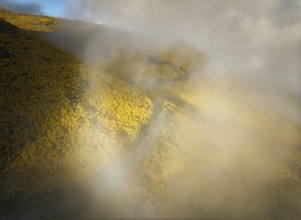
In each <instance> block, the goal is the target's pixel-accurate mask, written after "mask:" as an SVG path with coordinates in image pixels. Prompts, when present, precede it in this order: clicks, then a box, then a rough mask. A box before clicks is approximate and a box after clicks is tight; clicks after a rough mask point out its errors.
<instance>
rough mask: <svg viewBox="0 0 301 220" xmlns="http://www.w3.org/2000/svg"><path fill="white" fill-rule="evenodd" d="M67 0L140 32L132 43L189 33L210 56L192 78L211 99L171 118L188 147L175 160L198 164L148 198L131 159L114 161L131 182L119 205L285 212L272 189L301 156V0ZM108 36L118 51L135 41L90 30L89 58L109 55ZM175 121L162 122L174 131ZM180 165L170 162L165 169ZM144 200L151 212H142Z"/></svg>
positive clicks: (197, 211) (87, 15) (73, 14)
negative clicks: (182, 117) (276, 206)
mask: <svg viewBox="0 0 301 220" xmlns="http://www.w3.org/2000/svg"><path fill="white" fill-rule="evenodd" d="M66 4H67V8H68V9H69V11H68V16H67V17H70V18H76V19H83V20H86V21H92V22H95V23H98V24H105V25H108V26H113V27H115V28H119V29H123V30H126V31H129V32H133V33H135V34H136V36H139V37H137V38H136V39H134V40H137V41H139V44H132V45H131V46H130V48H131V49H133V48H132V47H135V45H140V43H141V44H143V42H145V44H147V42H148V41H149V40H150V39H152V42H153V43H154V42H155V44H157V46H158V47H160V48H161V49H162V50H164V48H165V47H166V48H168V45H170V44H171V42H177V41H179V40H180V41H187V42H189V43H190V44H192V45H194V46H195V47H197V48H198V49H199V50H200V51H202V53H203V54H204V57H205V59H204V60H205V64H204V66H203V68H202V69H200V70H196V71H195V72H194V75H193V77H194V78H193V79H195V80H193V81H194V82H193V83H192V84H191V85H189V86H190V87H191V89H192V90H194V93H195V94H197V96H198V99H199V101H200V103H202V104H201V106H199V108H198V110H196V109H194V110H191V109H189V108H187V109H186V108H185V107H186V106H184V107H183V109H184V110H183V111H184V112H185V114H187V115H190V116H188V117H190V120H188V121H186V122H185V123H183V124H180V125H179V124H177V122H175V121H173V120H174V119H169V120H171V121H169V122H168V123H171V124H174V126H178V129H177V131H176V134H175V135H174V138H173V139H174V140H173V141H174V143H176V145H177V146H179V148H180V149H181V150H179V149H177V148H175V149H174V151H170V152H169V154H167V156H166V158H168V160H169V161H170V162H169V163H170V164H173V165H174V166H175V163H177V165H178V166H179V167H181V166H182V165H183V167H185V166H186V164H193V165H191V167H192V168H191V167H189V166H188V165H187V166H188V167H186V168H182V169H183V170H184V171H183V173H182V174H181V175H182V176H181V175H180V174H177V175H180V176H181V178H179V179H177V178H176V177H175V180H174V183H173V184H172V185H171V186H170V187H169V188H168V187H167V190H166V191H164V192H163V194H162V196H161V197H159V196H158V197H155V196H154V197H152V196H149V197H147V196H145V197H143V196H142V195H144V194H143V193H145V191H147V190H148V189H147V187H146V186H145V185H143V184H141V183H140V182H139V181H141V180H140V179H139V177H137V179H135V175H134V177H132V176H131V178H132V179H131V180H127V181H126V182H123V181H125V180H123V179H122V180H118V178H117V179H116V178H115V176H122V178H125V179H126V177H124V175H121V174H125V176H126V175H128V173H130V172H129V171H128V170H127V169H126V168H125V165H124V164H122V163H121V165H120V163H119V164H117V165H116V166H115V164H113V165H112V167H113V168H112V169H111V168H110V166H109V167H108V170H109V171H112V172H107V173H106V174H105V175H107V178H104V179H108V180H110V179H111V181H113V182H116V181H120V182H121V184H119V185H118V184H117V185H118V187H115V188H114V187H113V188H114V190H115V191H117V192H115V194H118V196H117V197H116V198H117V199H116V198H115V199H116V204H114V205H116V207H119V208H120V207H123V204H124V202H125V201H132V200H136V202H137V201H138V200H139V199H142V198H143V199H144V200H145V201H148V202H149V204H148V205H145V206H144V205H143V203H141V204H140V205H141V207H137V209H139V208H141V209H139V211H140V212H141V213H140V214H141V215H140V216H139V215H138V217H178V215H177V212H180V211H183V212H182V214H179V216H180V217H185V215H188V216H189V217H200V216H207V217H208V216H209V217H212V218H214V217H217V218H222V217H223V216H224V217H229V218H231V219H233V218H234V219H235V218H237V219H241V218H242V217H243V216H245V217H250V216H251V217H254V216H257V217H261V218H265V217H267V218H270V217H271V216H273V215H275V216H276V213H273V214H272V215H271V213H269V211H270V210H271V209H272V208H271V207H273V205H272V204H271V201H270V200H269V199H271V200H273V198H266V197H265V195H267V194H269V193H267V191H268V189H269V188H270V186H271V185H273V183H274V182H277V181H278V180H279V179H278V177H279V170H281V169H282V168H283V166H286V165H285V164H291V163H294V162H293V159H292V157H293V156H292V155H293V154H294V152H295V150H296V148H298V147H300V137H299V135H300V127H298V126H300V122H301V121H300V115H301V114H300V112H301V68H300V58H301V54H300V53H301V50H300V49H301V48H300V47H301V44H300V43H301V1H298V0H291V1H290V0H265V1H246V0H245V1H238V0H237V1H236V0H229V1H222V0H210V1H209V0H208V1H201V0H195V1H194V0H186V1H184V0H164V1H159V0H155V1H149V0H128V1H124V0H114V1H112V0H102V1H96V0H95V1H92V0H85V1H80V0H75V1H66ZM112 33H114V32H112ZM121 36H123V35H122V34H121ZM124 36H126V35H124ZM104 39H105V41H104V42H102V44H101V45H103V44H105V45H111V46H112V45H114V46H113V48H114V50H115V49H116V51H118V47H119V46H120V47H123V46H124V43H125V44H126V43H129V41H126V40H124V39H123V38H122V37H120V36H119V37H117V38H116V37H115V38H114V37H113V35H112V37H110V34H108V35H107V36H106V37H105V38H98V37H97V35H96V37H91V38H89V41H90V42H89V43H88V44H87V47H86V48H85V50H84V57H94V56H95V54H97V53H99V51H100V50H101V49H102V48H103V47H99V45H100V44H99V42H98V41H99V40H104ZM110 39H111V40H112V42H113V43H112V42H110ZM144 39H147V40H145V41H144ZM116 42H118V43H117V44H115V43H116ZM154 46H155V45H154ZM166 48H165V49H166ZM134 49H135V48H134ZM127 55H128V56H129V57H130V56H131V53H130V52H129V53H128V54H127ZM133 57H134V56H133ZM129 60H130V59H129ZM137 68H138V67H137ZM143 68H144V67H143V66H141V68H140V69H141V70H143ZM205 79H206V82H202V80H205ZM153 83H156V82H153ZM168 123H166V121H165V125H163V128H162V127H161V128H156V129H157V130H158V129H161V130H164V129H167V128H164V126H167V125H166V124H168ZM166 132H167V134H168V132H170V131H168V130H167V131H166ZM177 132H178V133H177ZM298 132H299V133H298ZM170 135H171V134H170ZM177 135H178V136H177ZM175 152H176V153H179V152H181V153H179V154H180V155H186V156H185V157H184V156H182V157H180V156H179V158H182V160H183V161H182V162H181V161H180V162H178V161H174V162H173V155H174V154H175ZM166 158H161V159H162V161H164V160H165V159H166ZM185 161H186V162H185ZM187 161H188V162H187ZM162 163H163V162H162ZM166 163H167V162H166ZM170 164H168V163H167V164H165V165H166V167H165V166H163V165H164V164H163V165H162V167H161V169H162V170H163V172H164V170H168V169H169V168H168V165H170ZM180 170H181V169H180V168H179V170H177V171H175V173H177V172H178V173H180V172H181V171H180ZM141 172H142V173H143V170H142V171H141ZM166 172H167V171H166ZM108 173H109V175H108ZM138 176H139V175H138ZM175 176H176V174H175ZM140 178H141V176H140ZM296 178H297V179H298V178H299V177H296ZM162 179H163V176H162ZM299 180H300V179H298V180H296V183H297V184H296V185H297V187H296V188H297V189H298V190H300V186H298V184H300V181H299ZM298 181H299V182H298ZM159 182H160V181H159ZM163 182H164V181H163ZM114 184H116V183H114ZM114 184H112V185H114ZM135 187H136V188H135ZM155 187H159V184H158V185H156V186H155ZM287 187H288V188H290V187H291V185H289V186H287ZM127 190H128V191H127ZM173 190H174V191H173ZM298 192H299V191H298ZM131 193H132V194H131ZM299 193H300V192H299ZM119 194H120V195H119ZM276 194H277V193H276ZM166 195H169V196H170V197H168V196H166ZM297 195H300V194H297V192H296V193H295V194H294V193H292V196H287V195H286V194H285V196H284V197H285V198H284V197H283V198H284V200H283V202H284V203H287V204H290V207H292V209H293V210H300V209H299V208H300V204H301V203H300V201H299V200H298V199H297V197H298V196H297ZM154 198H155V199H154ZM117 200H120V201H119V202H117ZM276 200H277V199H275V201H272V202H276ZM158 201H160V202H158ZM158 204H162V207H156V206H159V205H158ZM114 205H113V207H114ZM129 207H130V205H129ZM142 207H144V208H145V209H146V210H147V211H145V212H142V211H141V210H142V209H143V208H142ZM131 208H133V207H130V208H129V209H131ZM282 208H283V207H282ZM166 210H169V211H166ZM170 210H172V211H170ZM139 211H138V212H139ZM172 212H174V215H172V214H170V213H172ZM146 213H148V214H146ZM206 213H207V214H206ZM208 213H209V214H208ZM96 216H97V214H96ZM117 216H118V215H117ZM121 216H122V213H121ZM283 216H284V218H288V216H290V214H287V213H286V214H283ZM283 216H282V217H283ZM296 216H300V212H299V211H296V213H295V217H296ZM136 217H137V216H136ZM276 217H277V216H276ZM276 217H275V218H276ZM279 218H280V217H279Z"/></svg>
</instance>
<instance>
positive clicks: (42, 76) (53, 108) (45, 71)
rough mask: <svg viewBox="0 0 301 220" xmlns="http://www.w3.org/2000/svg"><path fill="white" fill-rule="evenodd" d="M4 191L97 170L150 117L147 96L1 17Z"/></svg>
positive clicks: (36, 187) (27, 189)
mask: <svg viewBox="0 0 301 220" xmlns="http://www.w3.org/2000/svg"><path fill="white" fill-rule="evenodd" d="M0 42H1V43H0V48H1V50H0V51H1V52H0V61H1V62H0V66H1V75H0V93H1V98H0V104H1V133H0V140H1V143H0V144H1V145H0V151H1V155H0V158H1V171H0V175H1V180H0V181H1V190H0V194H1V196H4V195H6V196H7V195H10V196H12V195H18V194H20V193H26V194H29V193H32V192H39V191H45V190H52V189H54V188H58V187H61V186H64V185H67V184H70V183H72V182H76V181H79V180H81V179H83V178H84V177H87V176H89V175H91V174H92V173H94V172H96V171H97V170H99V169H100V168H101V167H102V165H103V164H104V163H105V162H106V161H108V160H109V159H110V158H111V157H112V156H113V155H115V154H116V153H118V152H121V151H124V150H125V148H126V146H127V145H126V144H129V143H131V142H132V141H134V140H135V137H136V136H137V134H138V133H139V131H140V130H141V128H142V127H143V125H145V124H147V123H148V120H149V118H150V115H151V113H152V104H151V101H150V99H149V98H147V97H146V96H145V95H143V94H141V93H140V92H138V91H137V90H135V89H133V88H131V87H129V86H128V85H126V84H124V83H123V82H121V81H120V80H118V79H116V78H114V77H111V76H106V75H105V74H104V73H103V72H101V71H97V70H95V69H92V68H89V67H88V66H87V65H85V64H84V63H82V62H81V61H80V60H78V59H77V58H75V57H72V56H70V55H68V54H66V53H64V52H62V51H60V50H59V49H56V48H55V47H53V46H51V45H49V44H48V43H46V42H44V41H41V40H39V39H38V38H37V37H33V36H31V35H30V34H28V33H26V32H23V31H22V30H19V29H18V28H16V27H14V26H12V25H11V24H9V23H8V22H6V21H4V20H1V32H0Z"/></svg>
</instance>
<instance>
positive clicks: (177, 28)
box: [66, 0, 301, 123]
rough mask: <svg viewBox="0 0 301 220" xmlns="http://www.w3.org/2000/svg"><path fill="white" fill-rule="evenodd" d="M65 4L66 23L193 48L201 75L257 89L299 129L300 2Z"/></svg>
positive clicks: (78, 0)
mask: <svg viewBox="0 0 301 220" xmlns="http://www.w3.org/2000/svg"><path fill="white" fill-rule="evenodd" d="M66 3H67V5H68V8H69V11H68V13H69V14H68V16H69V17H76V18H82V19H85V20H90V21H93V22H97V23H102V24H107V25H111V26H117V27H118V28H121V29H127V30H132V31H136V32H139V33H142V34H145V35H146V36H148V37H153V38H154V39H157V40H159V41H161V42H170V41H173V40H178V39H184V40H186V41H189V42H191V43H192V44H194V45H196V46H197V47H198V48H199V49H200V50H202V51H204V53H205V55H206V56H207V60H209V63H208V65H207V69H206V70H205V71H204V72H203V74H208V75H210V76H214V77H222V78H224V79H225V81H227V82H228V81H232V82H233V81H236V82H237V81H238V82H239V83H241V84H243V85H246V86H251V87H253V88H256V89H261V90H262V91H264V93H265V94H266V96H267V97H268V98H266V99H268V100H274V99H276V100H275V101H273V103H270V104H271V106H272V108H274V109H277V111H278V112H279V113H281V114H282V115H284V116H286V117H287V118H290V120H292V121H294V122H295V123H300V116H299V114H298V111H299V110H300V102H299V101H298V100H300V99H301V95H300V94H301V81H300V77H301V68H300V62H299V60H300V58H301V54H300V53H301V52H300V51H301V1H300V0H288V1H286V0H267V1H264V2H259V1H258V2H254V1H252V2H250V1H245V0H244V1H236V0H230V1H221V0H212V1H199V0H188V1H181V0H165V1H157V0H155V1H148V0H128V1H122V0H116V1H110V0H102V1H93V0H85V1H81V0H76V1H72V2H71V1H70V2H68V1H66ZM275 97H276V98H275ZM288 99H289V100H290V101H291V100H293V101H292V102H290V101H287V100H288ZM264 102H265V100H264ZM279 102H281V105H279ZM277 103H278V104H277ZM283 106H289V108H290V109H289V110H288V109H287V108H288V107H285V108H284V107H283ZM292 109H293V110H292Z"/></svg>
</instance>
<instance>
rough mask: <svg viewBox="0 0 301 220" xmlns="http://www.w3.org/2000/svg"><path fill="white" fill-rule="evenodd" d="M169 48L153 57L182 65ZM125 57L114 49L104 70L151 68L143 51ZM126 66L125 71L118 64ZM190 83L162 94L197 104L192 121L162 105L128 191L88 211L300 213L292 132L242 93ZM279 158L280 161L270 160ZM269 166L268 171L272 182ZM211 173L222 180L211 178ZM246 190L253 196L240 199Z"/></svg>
mask: <svg viewBox="0 0 301 220" xmlns="http://www.w3.org/2000/svg"><path fill="white" fill-rule="evenodd" d="M177 50H181V46H178V47H177V46H176V47H174V48H172V49H169V50H167V51H163V52H162V51H159V52H157V53H155V54H156V56H155V57H157V58H158V57H159V61H164V62H170V63H177V66H179V67H180V66H182V65H183V66H184V65H186V64H187V62H183V59H181V56H175V54H177V52H176V51H177ZM174 53H175V54H174ZM181 53H182V52H180V54H181ZM96 54H97V53H96ZM131 54H133V56H132V57H130V59H129V58H127V57H126V56H125V55H127V53H126V51H121V53H119V54H118V55H117V56H116V59H112V60H110V62H109V63H108V65H107V66H106V68H107V70H109V71H111V72H114V71H115V74H114V73H113V74H114V75H117V76H120V74H122V73H123V71H122V70H124V69H126V70H131V71H129V72H132V70H133V69H134V68H135V66H137V65H139V66H146V65H152V64H151V63H148V61H147V60H146V59H145V58H144V54H142V55H141V54H139V53H136V52H133V53H131ZM184 54H185V53H184ZM196 57H198V55H197V56H196ZM189 60H190V59H188V61H189ZM192 60H193V59H192ZM125 61H126V62H125ZM132 61H133V63H132ZM184 61H185V60H184ZM129 62H131V63H130V66H128V65H125V63H129ZM178 62H183V64H179V63H178ZM156 64H158V63H156ZM159 64H160V62H159ZM163 66H164V65H163ZM188 66H189V62H188ZM121 67H122V68H121ZM165 67H167V68H169V67H170V66H169V65H167V66H165ZM114 68H115V69H114ZM151 68H154V70H153V72H151V74H150V75H153V73H155V74H158V72H161V73H162V71H163V70H162V69H160V68H159V67H156V66H152V67H151ZM151 68H149V69H150V70H151ZM147 69H148V68H147ZM169 70H171V71H167V72H166V73H167V77H166V78H169V77H168V76H170V75H172V76H173V74H174V72H173V71H172V68H171V69H169ZM163 72H164V71H163ZM129 74H130V73H129ZM169 74H170V75H169ZM163 76H164V74H163ZM161 77H162V75H161ZM121 78H122V77H121ZM171 78H173V77H171ZM198 85H202V88H201V89H199V88H198V87H195V86H194V83H189V82H185V81H178V82H176V83H173V84H171V85H170V87H167V88H166V89H163V91H162V92H163V93H165V92H167V91H169V92H170V93H171V94H173V95H175V96H177V97H179V98H181V99H183V100H184V101H186V102H188V103H191V104H192V105H194V106H195V107H197V108H198V110H196V114H197V116H196V115H193V114H192V115H191V109H189V108H188V109H185V108H183V106H182V105H181V104H179V103H177V102H176V101H174V100H165V102H164V114H165V115H166V119H165V120H166V122H168V123H165V124H164V127H163V129H162V132H161V135H160V137H159V139H158V141H157V142H156V144H155V146H153V147H152V151H151V152H150V153H149V154H148V155H147V157H146V158H145V160H143V161H142V162H141V164H140V165H141V166H140V167H139V168H138V169H137V172H136V173H134V175H133V178H131V179H130V180H129V183H128V186H129V187H128V188H126V189H124V190H123V192H122V193H120V195H119V197H118V198H117V200H118V202H117V201H116V198H115V199H114V198H113V199H112V200H110V199H109V202H105V204H104V201H103V200H102V199H103V198H100V199H99V201H98V203H96V204H93V205H94V206H95V207H94V209H95V210H96V212H95V213H98V214H102V215H103V216H104V217H108V216H109V217H114V218H117V217H137V218H142V217H170V218H173V217H191V218H195V217H199V216H204V217H208V218H210V217H211V218H213V219H215V218H218V217H221V216H225V218H227V217H229V218H230V219H233V216H234V217H236V218H237V219H240V217H242V216H244V217H248V215H250V216H251V217H254V218H255V217H256V218H257V217H263V216H265V217H266V219H286V218H296V216H300V211H299V210H300V203H299V202H298V198H299V195H300V191H301V187H300V186H301V175H300V173H301V163H300V158H301V152H300V147H299V146H300V131H299V130H298V129H297V128H296V127H294V126H293V125H291V124H290V123H288V122H287V121H285V120H283V119H281V118H279V117H278V116H277V115H275V114H273V113H271V112H269V111H266V110H265V109H261V108H260V107H259V106H256V105H255V106H254V105H252V104H250V103H248V102H247V101H246V99H247V96H246V91H244V90H243V89H242V90H237V91H236V90H233V91H229V90H228V89H224V90H223V89H220V87H219V86H216V85H210V84H207V85H206V83H204V82H200V83H199V84H198ZM142 86H143V85H142ZM145 90H146V91H148V88H146V89H145ZM199 90H200V91H199ZM150 92H152V91H150ZM193 110H195V109H193ZM286 148H288V149H289V152H287V151H286V150H285V149H286ZM242 149H243V150H242ZM271 152H273V153H271ZM282 153H283V154H284V155H283V156H279V155H277V154H280V155H281V154H282ZM285 154H287V155H286V156H285ZM279 158H282V159H283V161H278V160H279ZM266 161H268V162H266ZM270 166H271V167H273V169H274V170H273V172H272V173H273V176H272V177H271V176H269V175H271V174H270V173H269V172H268V171H269V167H270ZM213 168H216V171H217V172H221V174H222V175H221V176H215V175H213V174H214V173H213V172H212V169H213ZM235 178H237V181H234V180H235ZM253 183H256V184H258V185H256V186H253V185H252V184H253ZM248 190H254V193H252V192H249V193H247V194H244V192H245V191H248ZM240 194H242V196H240ZM251 194H252V195H251ZM244 195H247V196H249V195H251V196H250V197H244ZM106 201H107V200H106ZM249 201H251V202H252V203H249ZM221 206H223V207H221ZM137 207H138V208H137ZM111 210H115V211H114V212H112V211H111ZM89 211H91V209H90V207H89V208H88V210H86V211H81V213H77V214H83V215H84V216H83V217H82V218H86V217H87V214H89ZM76 217H77V218H78V216H76ZM93 217H94V218H97V217H99V215H98V216H97V215H96V216H93ZM79 218H81V217H79Z"/></svg>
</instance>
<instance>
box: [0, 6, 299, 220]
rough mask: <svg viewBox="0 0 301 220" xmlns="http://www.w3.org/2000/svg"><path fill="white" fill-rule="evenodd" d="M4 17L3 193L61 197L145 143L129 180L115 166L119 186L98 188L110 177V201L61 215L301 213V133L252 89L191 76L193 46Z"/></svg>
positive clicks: (0, 42) (195, 61) (0, 43)
mask: <svg viewBox="0 0 301 220" xmlns="http://www.w3.org/2000/svg"><path fill="white" fill-rule="evenodd" d="M0 18H2V19H1V23H0V25H1V29H0V49H1V50H0V73H1V75H0V77H1V78H0V94H1V99H0V105H1V106H0V107H1V108H0V109H1V114H0V120H1V124H0V126H1V127H0V129H1V130H0V140H1V145H0V151H1V154H0V162H1V163H0V165H1V171H0V176H1V178H0V186H1V188H0V190H1V191H0V195H1V197H2V198H8V197H9V198H16V199H17V200H18V199H19V198H20V197H22V196H24V195H44V194H45V192H53V194H56V193H57V191H56V189H58V188H61V187H68V186H69V185H71V184H73V183H78V182H81V181H82V180H85V178H86V177H92V178H93V174H95V173H97V172H98V171H100V170H102V168H103V167H104V166H105V164H107V163H109V162H110V159H111V158H113V157H114V156H116V155H118V153H120V152H121V153H123V152H126V153H127V150H129V151H131V150H133V149H135V147H137V146H135V145H136V143H138V145H139V143H143V137H146V139H148V138H149V139H150V141H149V143H150V145H151V146H149V148H148V149H147V151H146V152H145V155H139V157H140V159H139V161H134V162H135V163H136V162H137V164H136V165H138V166H136V167H134V168H133V169H132V170H131V173H130V174H128V176H126V177H127V178H124V179H122V181H120V179H118V176H122V175H121V174H122V171H124V170H125V167H126V165H127V164H121V167H119V169H120V170H121V171H120V170H118V167H117V172H116V167H115V169H113V170H112V173H114V172H116V173H117V178H116V177H115V178H114V174H113V182H110V181H112V180H110V178H109V177H110V176H108V178H107V179H109V180H107V179H106V178H104V179H101V181H100V182H97V184H96V185H97V186H96V187H95V189H91V190H92V194H97V189H99V191H101V190H100V189H102V187H103V185H105V183H107V182H109V183H110V184H111V185H112V187H111V188H110V187H109V188H110V190H109V191H108V192H107V194H103V195H102V196H99V197H98V198H96V199H94V200H92V201H90V202H88V203H87V204H84V206H81V208H76V209H75V210H72V211H70V212H69V213H66V214H65V215H63V216H62V218H63V219H68V218H71V219H87V218H92V219H98V218H100V217H104V218H108V217H112V218H133V217H136V218H147V217H148V218H154V217H158V218H164V217H168V218H176V217H179V218H202V217H203V218H205V219H298V217H300V216H301V214H300V210H301V202H300V199H299V198H300V197H301V159H300V158H301V150H300V138H301V135H300V129H299V128H297V127H295V126H294V125H292V124H291V123H289V122H288V121H286V120H285V119H283V118H280V117H279V116H278V115H276V114H274V113H273V112H271V111H270V110H268V109H265V108H261V106H259V105H256V104H254V103H252V102H249V101H248V95H247V94H248V91H246V90H245V88H240V87H233V88H232V87H231V88H224V87H223V86H220V84H219V82H215V83H212V82H210V81H207V80H206V79H205V78H203V79H199V78H194V76H193V75H192V74H190V72H191V71H193V70H198V67H199V66H200V65H202V64H203V58H202V54H201V53H200V52H199V51H198V50H196V49H195V48H193V46H191V45H189V44H187V43H184V42H180V43H177V44H171V45H168V46H167V47H166V48H165V49H163V50H162V49H161V50H160V49H159V48H156V47H153V48H152V47H144V46H143V44H144V43H145V42H143V41H138V40H137V39H138V38H135V36H132V35H131V34H130V33H126V32H123V31H119V30H115V29H111V28H109V27H105V26H99V25H95V24H87V23H84V22H80V21H68V20H64V21H63V20H59V19H56V18H50V17H45V16H32V15H25V14H20V13H12V12H9V11H6V10H3V9H0ZM59 48H60V49H59ZM93 49H94V50H93ZM64 51H65V52H64ZM71 54H73V55H71ZM82 60H84V61H85V62H83V61H82ZM221 84H222V83H221ZM158 112H161V113H162V115H163V116H162V115H161V114H160V116H161V117H157V116H158V115H159V114H158ZM158 118H159V119H160V120H162V121H157V119H158ZM152 126H155V127H152ZM156 126H158V127H156ZM154 130H155V131H156V132H153V131H154ZM141 140H142V141H141ZM142 150H143V149H142ZM115 175H116V174H115ZM115 184H116V185H115ZM104 188H105V187H104ZM93 190H96V191H93ZM36 193H38V194H36ZM73 194H77V191H75V192H74V193H73ZM46 195H49V194H46ZM79 196H81V195H79ZM25 198H26V197H25ZM38 198H39V197H38ZM25 201H26V200H25ZM74 202H76V200H75V201H74ZM80 202H81V200H80ZM37 203H39V200H37ZM55 211H57V210H56V209H55ZM58 218H59V217H58Z"/></svg>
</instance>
